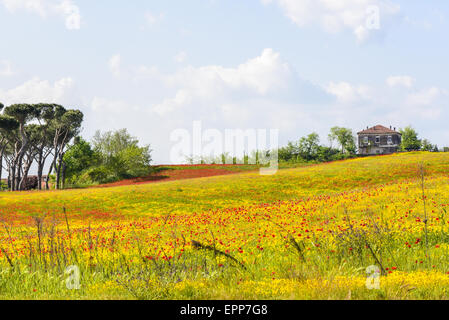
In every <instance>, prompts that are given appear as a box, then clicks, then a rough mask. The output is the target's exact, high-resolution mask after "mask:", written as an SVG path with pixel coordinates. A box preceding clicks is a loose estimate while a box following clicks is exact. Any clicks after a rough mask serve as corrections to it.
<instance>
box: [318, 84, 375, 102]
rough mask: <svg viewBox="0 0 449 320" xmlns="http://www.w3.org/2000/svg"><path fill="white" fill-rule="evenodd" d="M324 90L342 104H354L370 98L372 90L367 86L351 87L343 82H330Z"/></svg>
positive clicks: (351, 85)
mask: <svg viewBox="0 0 449 320" xmlns="http://www.w3.org/2000/svg"><path fill="white" fill-rule="evenodd" d="M326 90H327V92H329V93H330V94H333V95H334V96H335V97H337V99H338V100H339V101H341V102H344V103H354V102H358V101H361V100H368V99H370V98H371V97H372V89H371V88H370V87H369V86H366V85H353V84H350V83H348V82H344V81H343V82H331V83H329V84H328V85H327V86H326Z"/></svg>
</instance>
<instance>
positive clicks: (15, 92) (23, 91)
mask: <svg viewBox="0 0 449 320" xmlns="http://www.w3.org/2000/svg"><path fill="white" fill-rule="evenodd" d="M73 83H74V82H73V80H72V78H62V79H60V80H58V81H55V82H54V83H53V84H52V83H50V82H49V81H47V80H41V79H39V78H37V77H35V78H33V79H31V80H29V81H26V82H25V83H23V84H21V85H19V86H17V87H15V88H12V89H7V90H3V89H1V88H0V96H1V97H2V100H3V101H2V102H3V103H4V104H7V105H9V104H14V103H41V102H48V103H63V102H64V101H66V99H67V97H68V95H69V93H70V91H71V89H72V87H73Z"/></svg>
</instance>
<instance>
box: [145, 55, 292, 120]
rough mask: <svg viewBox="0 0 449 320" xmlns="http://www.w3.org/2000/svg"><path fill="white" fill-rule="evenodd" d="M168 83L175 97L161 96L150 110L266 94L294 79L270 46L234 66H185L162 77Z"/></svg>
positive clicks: (285, 85) (283, 88) (164, 110)
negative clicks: (202, 101)
mask: <svg viewBox="0 0 449 320" xmlns="http://www.w3.org/2000/svg"><path fill="white" fill-rule="evenodd" d="M163 81H165V83H166V84H167V85H168V86H171V87H175V88H178V90H177V92H176V94H175V97H173V98H169V99H165V100H164V101H163V102H162V103H160V104H157V105H156V106H155V107H154V108H153V110H154V111H156V112H158V113H159V114H165V113H168V112H172V111H175V110H177V109H178V108H180V107H181V106H182V105H184V104H186V103H188V102H190V101H192V100H194V99H203V100H219V99H224V98H226V97H232V96H238V95H250V96H266V95H269V94H273V93H276V92H279V91H282V90H287V89H288V87H289V86H290V85H291V84H292V82H293V81H294V74H293V70H292V69H291V68H290V66H289V65H288V64H287V63H285V62H283V61H282V60H281V58H280V54H279V53H276V52H274V51H273V50H272V49H265V50H263V52H262V54H261V55H260V56H259V57H256V58H254V59H250V60H248V61H247V62H245V63H243V64H241V65H239V66H238V67H236V68H224V67H222V66H217V65H212V66H204V67H200V68H194V67H191V66H189V67H186V68H183V69H181V70H180V71H178V72H176V73H175V74H172V75H167V76H164V77H163Z"/></svg>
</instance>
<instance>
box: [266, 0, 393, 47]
mask: <svg viewBox="0 0 449 320" xmlns="http://www.w3.org/2000/svg"><path fill="white" fill-rule="evenodd" d="M261 1H262V3H264V4H269V3H272V2H274V3H277V4H278V5H279V6H280V7H281V8H282V10H283V11H284V13H285V15H286V16H287V17H288V18H289V19H290V20H291V21H293V22H294V23H295V24H296V25H298V26H299V27H305V26H308V25H315V24H316V25H319V26H320V27H321V28H323V29H324V30H325V31H326V32H330V33H336V32H340V31H342V30H345V29H349V30H351V31H352V32H353V34H354V35H355V36H356V38H357V40H359V41H365V40H366V39H367V38H368V37H369V36H370V34H371V33H372V31H374V30H378V29H379V28H383V27H384V26H385V22H386V21H387V20H389V19H390V18H391V17H393V16H395V15H397V14H398V12H399V11H400V7H399V5H397V4H394V3H393V2H391V1H389V0H337V1H335V0H261Z"/></svg>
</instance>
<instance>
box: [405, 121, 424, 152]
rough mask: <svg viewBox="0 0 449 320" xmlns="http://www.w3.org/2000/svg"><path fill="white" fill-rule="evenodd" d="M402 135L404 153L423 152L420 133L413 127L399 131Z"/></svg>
mask: <svg viewBox="0 0 449 320" xmlns="http://www.w3.org/2000/svg"><path fill="white" fill-rule="evenodd" d="M399 132H400V133H401V134H402V144H401V150H402V151H418V150H421V146H422V144H421V140H419V139H418V132H416V130H415V129H413V128H412V127H411V126H408V127H405V128H404V129H401V130H399Z"/></svg>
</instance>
